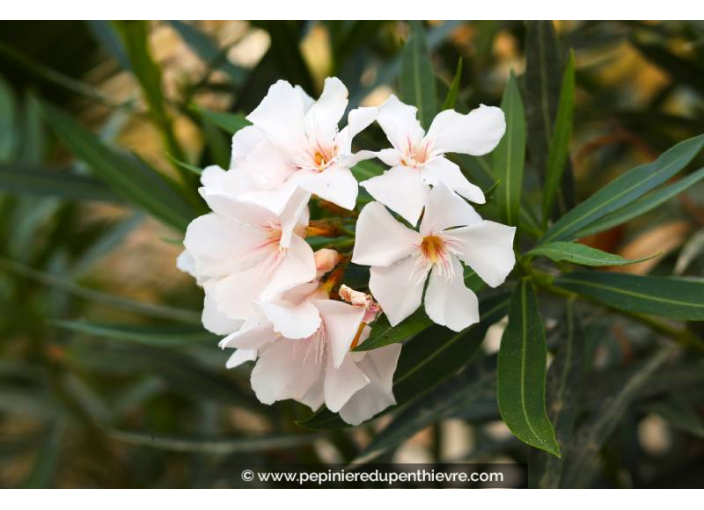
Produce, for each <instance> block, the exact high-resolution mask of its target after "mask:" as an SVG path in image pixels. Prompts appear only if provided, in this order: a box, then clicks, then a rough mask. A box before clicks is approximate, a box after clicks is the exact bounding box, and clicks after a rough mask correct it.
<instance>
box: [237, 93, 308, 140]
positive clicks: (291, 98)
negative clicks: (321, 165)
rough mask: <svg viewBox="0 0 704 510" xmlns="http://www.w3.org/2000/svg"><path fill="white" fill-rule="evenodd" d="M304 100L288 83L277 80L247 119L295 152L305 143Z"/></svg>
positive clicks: (272, 138) (270, 137) (268, 136)
mask: <svg viewBox="0 0 704 510" xmlns="http://www.w3.org/2000/svg"><path fill="white" fill-rule="evenodd" d="M304 108H305V107H304V104H303V99H302V98H301V95H300V93H299V92H297V91H296V90H295V89H294V88H293V87H292V86H291V84H290V83H288V82H287V81H284V80H279V81H277V82H276V83H275V84H273V85H272V86H271V87H269V92H268V93H267V95H266V97H265V98H264V99H263V100H262V102H261V103H260V104H259V106H257V108H256V109H255V110H254V111H253V112H252V113H250V114H249V115H248V116H247V120H248V121H250V122H251V123H252V124H254V125H255V126H256V127H258V128H260V129H261V130H262V131H264V132H265V133H266V136H267V138H268V139H269V140H271V141H272V142H273V143H274V145H276V146H277V147H279V148H280V149H283V150H286V151H289V150H290V151H292V152H296V151H298V148H299V147H301V146H303V144H304V143H305V134H304V133H305V124H304V115H305V113H304Z"/></svg>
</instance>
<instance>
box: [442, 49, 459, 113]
mask: <svg viewBox="0 0 704 510" xmlns="http://www.w3.org/2000/svg"><path fill="white" fill-rule="evenodd" d="M461 81H462V57H460V58H459V59H458V60H457V71H455V77H454V78H453V79H452V83H451V84H450V90H448V91H447V97H445V102H444V103H443V104H442V108H440V110H441V111H442V110H453V109H454V108H455V103H457V95H458V94H459V92H460V82H461Z"/></svg>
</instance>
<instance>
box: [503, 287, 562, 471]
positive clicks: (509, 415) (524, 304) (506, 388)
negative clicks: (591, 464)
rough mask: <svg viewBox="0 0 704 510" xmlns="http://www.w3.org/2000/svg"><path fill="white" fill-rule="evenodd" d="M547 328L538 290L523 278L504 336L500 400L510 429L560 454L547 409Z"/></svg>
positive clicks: (539, 446) (523, 437)
mask: <svg viewBox="0 0 704 510" xmlns="http://www.w3.org/2000/svg"><path fill="white" fill-rule="evenodd" d="M546 363H547V348H546V345H545V328H544V327H543V320H542V318H541V317H540V312H539V310H538V300H537V299H536V296H535V290H533V287H532V286H531V284H530V283H529V282H527V281H523V282H522V283H521V284H520V285H519V286H518V287H517V288H516V290H515V291H514V293H513V296H512V297H511V305H510V309H509V314H508V325H507V326H506V330H505V331H504V335H503V337H502V339H501V349H500V350H499V365H498V374H497V375H498V392H497V393H498V402H499V411H501V417H502V418H503V420H504V422H506V425H507V426H508V428H509V429H511V432H513V434H514V435H515V436H516V437H517V438H518V439H520V440H521V441H523V442H524V443H527V444H529V445H531V446H534V447H535V448H539V449H541V450H545V451H546V452H549V453H551V454H553V455H555V456H558V457H559V456H560V447H559V446H558V444H557V441H556V439H555V430H554V429H553V427H552V424H551V423H550V420H549V418H548V415H547V412H546V410H545V365H546Z"/></svg>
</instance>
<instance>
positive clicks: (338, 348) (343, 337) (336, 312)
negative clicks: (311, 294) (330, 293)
mask: <svg viewBox="0 0 704 510" xmlns="http://www.w3.org/2000/svg"><path fill="white" fill-rule="evenodd" d="M315 306H317V307H318V310H320V316H321V317H322V319H323V325H324V327H325V337H326V341H327V346H328V347H330V350H331V354H332V361H333V365H334V366H335V367H339V366H340V365H341V364H342V361H343V360H344V359H345V356H346V355H347V353H348V352H349V350H350V346H351V345H352V342H353V341H354V338H355V337H356V336H357V331H358V330H359V327H360V325H361V324H362V319H364V313H365V310H364V308H362V307H361V306H352V305H348V304H347V303H343V302H342V301H332V300H330V299H321V300H316V301H315Z"/></svg>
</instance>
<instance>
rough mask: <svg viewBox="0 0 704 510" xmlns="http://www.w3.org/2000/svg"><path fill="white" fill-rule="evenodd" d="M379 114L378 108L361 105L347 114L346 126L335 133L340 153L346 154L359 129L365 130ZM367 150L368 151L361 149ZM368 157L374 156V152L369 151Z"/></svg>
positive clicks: (349, 151) (350, 149) (350, 148)
mask: <svg viewBox="0 0 704 510" xmlns="http://www.w3.org/2000/svg"><path fill="white" fill-rule="evenodd" d="M378 115H379V108H376V107H371V106H370V107H362V108H355V109H354V110H352V111H351V112H350V113H349V115H348V116H347V126H346V127H345V128H344V129H342V130H341V131H340V133H339V134H338V135H337V145H338V150H339V152H340V154H343V155H346V154H350V153H351V152H352V140H353V139H354V137H355V136H357V135H358V134H359V133H360V132H361V131H363V130H365V129H366V128H367V127H369V125H370V124H371V123H372V122H374V121H375V120H376V118H377V117H378ZM363 152H365V153H366V152H368V151H363ZM369 157H374V153H369Z"/></svg>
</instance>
